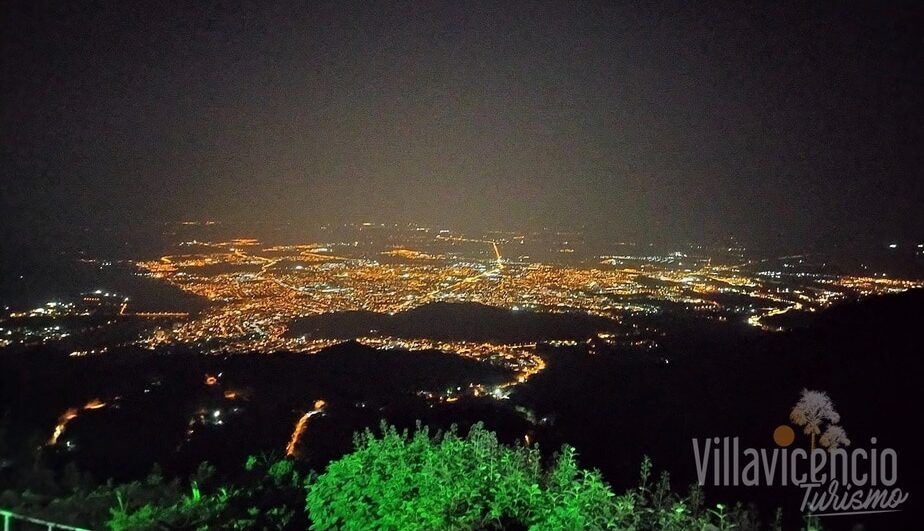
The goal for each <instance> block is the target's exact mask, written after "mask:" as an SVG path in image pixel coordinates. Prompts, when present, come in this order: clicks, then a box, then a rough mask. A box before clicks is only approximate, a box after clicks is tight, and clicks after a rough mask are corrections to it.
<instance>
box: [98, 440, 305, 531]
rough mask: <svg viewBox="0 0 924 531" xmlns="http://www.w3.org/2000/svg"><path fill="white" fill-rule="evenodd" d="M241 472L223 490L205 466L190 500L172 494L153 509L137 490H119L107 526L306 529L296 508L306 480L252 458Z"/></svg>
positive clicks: (281, 463)
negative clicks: (242, 472) (236, 478)
mask: <svg viewBox="0 0 924 531" xmlns="http://www.w3.org/2000/svg"><path fill="white" fill-rule="evenodd" d="M244 470H245V473H244V475H243V476H242V477H240V478H238V480H237V481H236V482H235V486H233V487H229V486H223V485H221V484H219V483H217V482H216V481H214V480H213V475H214V471H215V470H214V468H213V467H212V466H211V465H209V464H207V463H203V464H202V465H200V466H199V468H198V470H197V471H196V472H195V473H194V474H193V475H192V476H191V477H190V479H189V494H188V495H184V494H174V495H173V496H172V497H168V498H162V499H161V500H159V501H158V502H156V503H151V502H150V501H149V499H148V498H146V496H145V495H146V494H147V491H146V490H145V489H143V488H139V487H140V486H141V485H140V484H137V483H130V484H128V485H123V486H120V487H118V488H116V490H115V495H116V502H117V503H116V505H115V506H114V507H112V508H111V509H110V518H109V520H108V521H107V522H106V525H107V527H108V528H109V529H112V530H114V531H121V530H129V529H133V530H135V529H137V530H143V529H202V530H205V529H215V528H220V529H255V528H256V529H289V528H292V527H301V528H305V527H306V525H307V524H306V523H305V522H304V514H303V510H301V509H300V508H299V504H300V503H299V500H300V499H301V498H302V497H303V496H304V490H303V486H302V484H303V482H304V478H303V477H302V475H301V474H300V473H299V472H298V471H297V470H295V465H294V463H293V462H292V461H287V460H284V459H279V458H276V457H273V456H271V455H263V456H260V457H257V456H250V457H249V458H248V459H247V462H246V463H245V465H244ZM148 486H150V487H154V488H155V489H156V486H155V485H148ZM207 486H208V487H207ZM299 524H300V525H299Z"/></svg>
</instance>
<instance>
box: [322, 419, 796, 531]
mask: <svg viewBox="0 0 924 531" xmlns="http://www.w3.org/2000/svg"><path fill="white" fill-rule="evenodd" d="M354 442H355V446H356V449H355V451H354V452H353V453H351V454H348V455H346V456H344V457H343V458H341V459H340V460H338V461H334V462H332V463H331V464H330V465H329V466H328V467H327V470H326V471H325V472H324V473H323V474H321V475H320V476H318V477H317V478H314V479H312V480H310V481H309V482H308V483H307V489H308V495H307V506H308V513H309V516H310V519H311V522H312V529H345V530H351V529H357V530H358V529H401V530H407V529H490V528H528V529H631V530H646V529H652V530H654V529H658V530H666V529H676V530H690V529H757V528H758V524H757V523H756V522H757V520H756V516H755V515H754V514H753V513H752V512H749V511H747V510H745V509H744V508H741V507H735V508H731V509H727V508H726V507H724V506H722V505H718V506H716V507H715V508H712V509H708V510H707V509H705V508H704V506H703V503H702V495H701V493H700V491H699V490H698V489H694V490H693V491H692V492H691V493H690V494H689V495H687V496H685V497H681V496H679V495H677V494H675V493H673V492H672V491H671V489H670V483H669V480H668V476H667V475H666V474H663V475H662V476H661V478H660V480H659V481H658V482H657V484H655V485H652V484H651V463H650V461H648V460H647V459H646V460H645V462H644V463H643V465H642V474H641V479H640V484H639V487H638V488H637V489H632V490H630V491H629V492H627V493H625V494H623V495H621V496H616V495H615V494H614V493H613V491H612V490H611V488H610V486H609V485H608V484H607V483H606V482H604V481H603V479H602V477H601V476H600V473H599V472H597V471H595V470H594V471H591V470H586V469H582V468H580V467H579V466H578V464H577V461H576V458H575V451H574V449H573V448H571V447H568V446H565V447H563V449H562V450H561V452H560V453H559V454H558V456H557V457H556V459H555V460H554V463H553V464H552V465H551V466H550V467H548V468H543V466H542V464H541V455H540V453H539V450H538V449H537V448H536V447H522V446H515V447H510V446H505V445H502V444H500V443H499V442H498V441H497V437H496V436H495V435H494V433H492V432H490V431H487V430H485V429H484V428H483V427H482V426H481V424H476V425H475V426H474V427H472V429H471V431H470V432H469V433H468V436H466V437H460V436H459V435H458V434H457V433H456V431H455V430H450V431H449V432H447V433H445V434H437V435H436V436H435V437H432V438H431V436H430V434H429V432H428V430H427V429H426V428H421V427H419V426H418V429H417V430H416V431H415V432H414V433H413V434H408V432H407V431H403V432H399V431H398V430H397V429H395V428H394V427H391V426H386V425H384V424H383V426H382V433H381V435H380V436H375V435H374V434H373V433H372V432H370V431H369V430H366V431H365V432H363V433H360V434H357V436H356V437H355V441H354ZM777 525H778V524H777Z"/></svg>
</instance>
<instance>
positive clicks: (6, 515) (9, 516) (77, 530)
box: [0, 509, 90, 531]
mask: <svg viewBox="0 0 924 531" xmlns="http://www.w3.org/2000/svg"><path fill="white" fill-rule="evenodd" d="M0 516H2V517H3V531H12V527H11V523H12V522H13V520H20V521H23V522H29V523H30V524H37V525H40V526H45V527H46V528H48V531H54V530H55V529H64V530H66V531H90V530H89V529H85V528H83V527H74V526H72V525H65V524H58V523H55V522H49V521H48V520H42V519H41V518H32V517H31V516H26V515H22V514H18V513H14V512H12V511H7V510H6V509H0Z"/></svg>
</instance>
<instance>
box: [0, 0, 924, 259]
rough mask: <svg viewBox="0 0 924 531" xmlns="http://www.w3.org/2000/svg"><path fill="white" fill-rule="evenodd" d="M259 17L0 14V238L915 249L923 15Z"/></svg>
mask: <svg viewBox="0 0 924 531" xmlns="http://www.w3.org/2000/svg"><path fill="white" fill-rule="evenodd" d="M268 3H269V2H253V3H246V4H244V5H239V4H233V3H221V2H209V1H194V2H146V3H144V5H142V3H139V2H53V3H45V2H36V1H32V0H30V1H24V2H2V8H0V17H2V30H0V33H2V37H0V38H2V73H0V79H2V81H0V82H2V101H3V107H2V128H0V131H2V169H0V171H2V177H0V179H2V185H0V186H2V188H3V190H2V192H3V193H2V195H3V198H2V200H3V205H2V206H3V219H4V220H5V221H4V222H3V223H4V226H5V228H6V229H12V230H13V232H18V233H19V234H20V235H22V234H26V235H30V234H34V235H38V234H40V233H56V232H60V231H67V230H71V229H72V228H73V227H77V226H81V225H90V226H99V225H106V224H116V225H131V224H140V223H148V222H152V221H170V220H181V219H219V220H229V221H231V220H233V221H245V222H256V221H259V222H264V223H275V222H288V223H291V224H293V225H292V226H294V227H299V226H303V225H305V226H307V225H311V224H320V223H340V222H347V221H375V222H402V223H403V222H420V223H428V224H435V225H439V226H445V227H451V228H459V229H468V230H472V229H474V230H481V229H518V230H533V229H539V228H542V227H561V228H580V227H584V228H585V229H586V230H587V231H588V232H589V233H591V234H596V235H600V236H605V237H613V238H624V237H629V238H639V239H650V240H656V241H684V240H688V239H710V238H719V237H724V236H727V235H736V236H738V237H739V238H740V239H741V240H743V241H744V242H746V243H751V244H753V245H782V246H789V247H793V248H796V247H798V246H804V245H815V244H819V243H832V244H841V245H843V244H850V243H851V242H854V241H856V242H864V243H873V244H878V243H884V242H889V241H895V240H897V241H905V242H908V243H917V242H918V241H922V240H924V179H922V169H921V168H922V163H924V160H922V159H924V157H922V154H921V153H922V149H924V134H922V117H924V105H922V103H924V90H922V87H924V83H922V81H924V79H922V77H924V60H922V56H924V37H922V36H924V31H922V27H924V16H922V11H924V9H922V8H921V7H919V6H920V3H919V2H870V3H868V4H864V5H858V4H849V3H842V2H754V3H744V2H731V3H728V4H724V5H719V4H717V3H709V5H708V6H707V5H698V4H705V3H700V2H676V3H661V4H658V5H657V6H650V5H648V4H649V3H648V2H641V3H639V4H634V3H617V2H614V3H583V2H567V3H565V2H560V3H534V2H530V3H518V2H506V1H504V2H486V3H481V2H446V3H443V2H408V3H394V4H393V3H384V2H383V3H380V2H357V3H345V2H330V3H327V2H314V1H309V2H292V3H288V4H287V5H278V6H275V7H269V6H266V5H264V4H268ZM280 4H286V3H284V2H283V3H280ZM746 4H748V5H746ZM36 237H37V236H36Z"/></svg>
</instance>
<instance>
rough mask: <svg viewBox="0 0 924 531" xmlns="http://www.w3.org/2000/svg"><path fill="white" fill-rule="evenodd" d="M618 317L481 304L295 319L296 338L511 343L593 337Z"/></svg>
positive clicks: (292, 328)
mask: <svg viewBox="0 0 924 531" xmlns="http://www.w3.org/2000/svg"><path fill="white" fill-rule="evenodd" d="M618 326H619V325H618V324H617V323H616V322H615V321H612V320H610V319H606V318H603V317H597V316H593V315H587V314H584V313H543V312H532V311H513V310H505V309H503V308H496V307H493V306H485V305H483V304H477V303H444V302H437V303H432V304H426V305H423V306H419V307H417V308H413V309H411V310H407V311H405V312H400V313H397V314H394V315H388V314H384V313H375V312H362V311H358V312H338V313H329V314H323V315H313V316H308V317H301V318H298V319H295V320H293V321H292V323H290V326H289V331H288V334H289V335H290V336H302V335H305V336H309V337H318V338H339V339H349V338H356V337H362V336H369V335H373V336H374V335H380V336H395V337H402V338H428V339H434V340H447V341H451V340H455V341H501V342H507V343H518V342H531V341H543V340H550V339H587V338H589V337H592V336H594V335H595V334H596V333H597V332H599V331H614V330H616V329H617V328H618Z"/></svg>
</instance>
